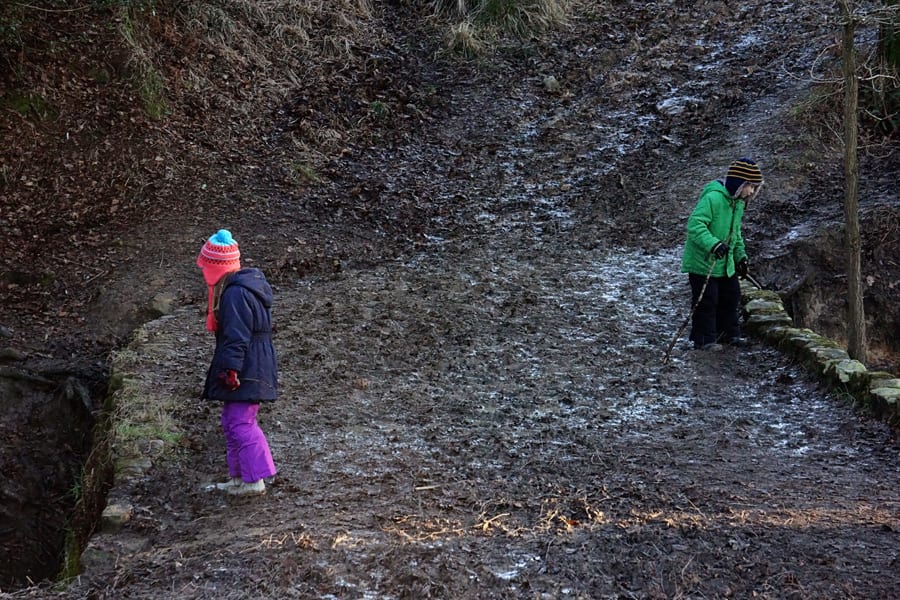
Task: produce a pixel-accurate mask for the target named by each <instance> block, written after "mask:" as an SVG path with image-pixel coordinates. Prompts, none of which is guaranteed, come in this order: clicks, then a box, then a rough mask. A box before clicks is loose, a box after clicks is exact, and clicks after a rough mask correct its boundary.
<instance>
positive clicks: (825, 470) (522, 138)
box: [16, 2, 900, 599]
mask: <svg viewBox="0 0 900 600" xmlns="http://www.w3.org/2000/svg"><path fill="white" fill-rule="evenodd" d="M629 8H630V10H629V11H623V14H622V15H619V19H620V20H619V21H617V25H620V27H618V28H614V29H604V28H602V27H599V26H598V25H597V23H598V22H599V21H594V20H592V19H599V18H600V17H601V15H599V14H597V15H590V14H587V15H585V16H584V17H583V19H582V20H580V21H578V22H576V23H574V24H572V25H571V29H570V30H569V31H567V32H566V34H565V35H561V36H560V37H559V38H558V39H556V40H555V42H554V44H548V46H547V47H542V48H540V50H539V51H538V52H537V53H535V54H534V55H532V56H531V57H526V58H524V59H523V58H521V57H519V56H513V55H511V56H509V57H508V60H509V61H510V63H512V64H514V66H515V69H504V68H503V67H505V66H507V65H500V66H499V67H496V66H495V67H494V70H492V69H491V67H485V68H484V69H483V70H477V69H476V70H473V72H471V73H467V74H466V75H467V79H462V78H459V76H458V75H457V78H456V79H453V78H451V77H450V75H449V74H448V73H447V72H433V73H430V74H429V77H430V78H431V79H429V77H423V80H434V81H436V82H438V83H439V86H438V87H439V89H440V96H441V101H440V104H439V107H438V109H437V110H435V111H434V112H433V113H431V114H430V116H429V118H428V119H425V120H424V121H423V122H421V123H419V127H414V128H411V129H406V130H400V131H399V132H398V133H396V134H395V135H394V136H393V137H390V138H387V139H386V140H385V141H384V142H383V143H382V144H380V145H374V146H371V147H366V148H351V149H350V151H349V152H348V153H347V155H346V156H344V157H342V162H341V165H340V167H341V168H340V175H335V176H333V178H332V179H331V180H330V181H329V182H328V183H326V184H325V185H323V186H322V188H321V189H320V191H318V192H313V193H312V194H311V195H310V196H309V197H304V198H303V199H302V210H299V211H298V210H297V206H298V205H299V203H300V202H301V201H300V200H298V199H297V198H291V197H285V196H284V195H282V194H279V193H276V192H273V193H272V194H271V196H270V197H264V199H263V201H261V202H260V203H265V202H267V203H269V205H270V206H273V207H275V208H276V209H278V208H280V210H281V211H282V212H281V213H280V214H276V215H275V216H274V217H273V218H272V219H271V220H269V221H267V220H265V219H263V218H259V219H256V220H255V217H254V215H253V214H242V215H240V216H238V217H234V219H235V220H234V224H233V225H231V228H232V230H233V231H234V233H235V235H236V237H237V238H238V239H239V240H246V242H245V243H242V248H244V253H245V254H246V255H247V256H248V258H252V259H253V260H254V261H255V262H256V264H258V265H259V266H261V267H262V268H264V269H266V270H267V272H269V273H270V275H271V279H272V280H273V282H274V283H275V287H276V301H277V305H276V309H275V319H276V323H277V327H278V331H277V335H276V346H277V348H278V351H279V356H280V368H281V385H282V387H281V400H280V401H279V402H278V403H276V404H275V405H273V406H266V407H264V409H263V411H262V413H261V419H260V421H261V424H262V427H263V429H264V430H265V431H266V432H267V434H268V437H269V441H270V444H271V445H272V449H273V454H274V455H275V460H276V464H277V466H278V467H279V475H278V477H277V478H276V481H275V483H274V484H273V485H272V486H271V487H270V489H269V492H268V493H267V494H266V495H265V496H264V497H261V498H256V499H248V500H234V499H231V498H228V497H224V496H221V495H218V494H216V493H210V492H207V491H205V488H206V486H207V485H208V484H209V483H210V482H213V481H217V480H221V479H223V477H224V472H223V469H224V456H223V454H224V447H223V442H222V438H221V433H220V431H219V429H218V406H216V405H211V404H204V403H202V402H200V401H199V400H197V399H196V398H197V395H198V389H199V386H200V384H201V378H202V376H203V373H204V370H205V366H206V361H207V359H208V357H209V355H210V353H211V350H212V348H211V344H212V340H211V339H210V338H209V337H208V336H207V335H206V334H204V333H203V331H202V314H201V313H202V311H201V306H202V299H203V298H202V295H201V292H202V290H201V288H200V286H199V282H198V285H196V286H194V287H191V286H192V285H193V284H191V283H190V282H191V280H190V279H188V278H187V276H186V277H185V278H184V279H183V280H181V279H177V278H175V277H173V280H174V281H175V282H178V283H181V284H182V286H183V289H181V290H180V291H179V294H186V295H188V294H187V293H186V292H184V289H189V290H191V293H190V294H189V295H190V301H191V302H192V303H189V304H187V305H186V306H183V307H181V308H179V309H177V310H175V311H174V312H173V313H172V314H170V315H168V316H165V317H163V318H161V319H158V320H156V321H153V322H151V323H149V324H148V325H146V326H145V328H144V329H143V331H142V333H141V334H140V335H139V337H138V338H137V340H136V341H135V343H134V346H133V350H134V353H135V354H134V356H135V370H136V375H135V377H136V379H138V380H140V381H143V382H145V385H146V390H147V397H148V398H151V399H152V398H156V399H158V400H159V401H160V403H163V404H168V403H170V402H171V403H172V404H174V405H175V406H177V407H178V408H177V410H176V411H175V414H174V416H175V417H176V419H177V422H178V423H179V425H180V427H181V429H182V431H183V433H184V436H183V438H182V441H181V443H180V444H179V445H178V446H177V447H174V448H171V449H170V451H169V452H168V453H166V454H165V455H163V456H153V457H152V458H153V467H152V468H151V469H150V470H149V471H147V472H146V473H144V474H143V475H142V476H141V477H138V478H136V479H132V480H122V481H120V482H118V484H117V486H116V488H115V489H114V490H113V492H112V494H111V499H113V500H115V501H119V502H123V503H127V504H129V505H131V506H132V507H133V510H134V513H133V518H132V520H131V521H130V522H129V523H128V524H127V525H126V526H125V528H124V529H123V530H122V531H121V532H119V533H117V534H115V535H106V534H103V535H98V536H97V537H96V538H95V546H94V550H95V553H94V554H92V555H90V556H89V557H87V560H86V567H87V568H86V569H85V572H84V573H83V574H82V575H81V576H80V577H79V578H78V579H76V580H75V581H74V582H73V583H72V584H71V585H70V586H69V587H68V588H67V589H65V590H53V591H51V590H50V589H48V588H32V589H30V590H25V591H23V592H21V593H19V594H16V596H20V597H65V598H88V597H90V598H159V597H172V598H218V599H237V598H248V597H253V598H273V599H274V598H348V599H350V598H379V599H380V598H383V599H390V598H472V599H476V598H477V599H482V598H567V597H570V598H680V597H681V598H683V597H691V598H703V597H737V598H740V597H751V596H754V595H755V596H756V597H762V598H788V597H791V598H889V597H891V596H892V595H893V594H894V592H895V590H896V589H897V588H898V587H900V576H898V568H897V567H898V560H900V538H898V535H900V534H898V532H900V502H898V498H897V492H896V490H897V489H898V487H900V486H898V484H900V468H898V466H897V461H896V457H897V441H896V438H895V437H894V435H895V434H894V433H893V432H891V431H890V430H888V429H887V428H886V427H884V426H883V425H881V424H880V423H878V422H876V421H873V420H872V419H871V418H870V417H868V416H867V415H866V414H864V413H861V412H859V411H857V410H856V409H855V408H854V407H852V406H850V405H848V404H847V403H846V401H845V400H844V399H843V398H841V397H838V396H836V395H833V394H830V393H828V392H826V391H825V390H822V389H819V388H818V387H817V386H816V384H815V383H813V382H812V381H811V380H810V379H809V378H808V377H807V376H806V375H805V374H804V373H803V372H802V370H801V369H800V368H799V367H798V366H796V365H793V364H790V363H789V362H788V361H787V360H786V359H785V358H784V357H782V356H781V355H780V354H778V353H777V352H775V351H774V350H772V349H770V348H767V347H765V346H764V345H762V344H761V343H756V344H755V345H753V346H752V347H750V348H749V349H746V350H740V351H736V350H727V351H725V352H723V353H718V354H702V353H696V352H694V351H692V350H691V349H690V348H689V345H688V344H687V342H686V340H681V341H680V342H679V343H678V344H677V345H676V347H675V350H674V352H673V358H672V360H671V361H670V363H669V364H667V365H663V364H662V358H663V355H664V353H665V350H666V347H667V345H668V343H669V341H670V340H671V338H672V336H673V335H674V333H675V331H676V330H677V328H678V326H679V325H680V323H681V320H682V319H683V318H684V317H685V315H686V311H687V310H688V306H687V305H686V304H687V301H688V288H687V283H686V281H685V277H684V276H683V275H681V274H680V273H678V267H679V261H680V243H681V236H682V230H683V222H684V219H685V218H686V216H687V213H688V211H689V209H690V206H691V205H692V204H693V201H694V197H695V194H696V190H697V189H698V187H699V186H700V185H702V183H703V182H705V181H706V180H708V179H711V178H713V177H716V176H719V175H720V174H721V171H722V170H723V168H724V167H725V166H727V164H728V162H729V161H730V160H731V159H732V158H734V156H735V155H740V154H751V155H756V156H757V157H759V159H760V162H761V163H762V164H763V165H764V169H767V171H766V172H767V180H768V181H769V188H768V189H767V190H766V195H765V196H763V197H762V198H761V199H760V206H759V212H757V213H752V212H748V215H747V217H746V219H745V221H746V226H745V231H746V232H748V233H747V234H746V235H747V237H748V239H749V240H750V241H749V244H751V248H752V250H754V251H756V252H757V253H758V254H759V255H760V256H766V255H767V252H769V253H771V254H773V255H774V254H777V252H776V250H774V249H772V248H773V246H774V244H773V243H770V242H772V241H773V240H778V239H780V234H781V233H783V232H786V231H789V230H790V229H791V228H792V227H794V226H795V225H796V220H797V219H798V218H799V215H798V213H797V212H796V210H794V209H792V210H778V209H779V207H784V206H785V205H786V204H787V203H789V202H796V201H799V200H802V201H803V202H804V203H805V205H813V203H812V202H811V201H810V200H808V199H805V197H800V198H798V196H799V195H800V194H799V193H798V192H797V189H798V187H797V183H796V180H797V178H798V177H801V176H804V175H803V174H802V173H801V174H798V173H797V172H796V171H795V170H792V169H791V168H790V167H791V166H792V165H796V164H799V162H801V161H802V152H801V151H802V140H793V141H791V140H789V139H781V138H777V135H778V134H779V133H783V132H784V130H785V127H786V126H785V123H786V122H787V117H786V115H787V111H788V110H789V107H790V105H791V101H792V99H794V98H796V97H797V94H801V93H802V91H803V84H802V82H800V81H798V80H792V79H790V78H788V79H785V78H783V77H780V76H779V74H780V73H782V72H783V69H784V68H788V67H790V68H803V67H804V66H808V64H809V63H810V61H812V60H814V59H815V55H816V48H817V46H816V45H815V44H813V43H812V41H811V40H814V39H820V40H822V43H825V41H826V40H827V38H828V32H827V31H826V30H824V29H823V28H822V26H821V22H820V21H819V20H818V14H819V11H820V9H821V8H822V7H821V6H818V5H817V4H816V3H810V5H809V6H806V5H804V7H802V8H796V7H794V6H793V3H764V4H763V3H760V4H759V5H758V6H757V5H755V4H753V3H748V4H747V5H746V7H745V8H741V9H728V8H727V7H725V6H724V5H723V4H722V3H707V2H703V3H694V4H693V5H692V6H683V7H682V6H680V4H679V3H668V10H669V12H668V13H666V14H665V18H663V17H662V16H660V15H659V14H656V12H655V9H654V7H651V6H649V5H645V4H643V3H637V4H634V5H633V6H630V7H629ZM598 10H599V9H598ZM710 10H712V13H711V14H712V15H713V16H712V17H710V16H709V14H710V13H709V11H710ZM734 23H738V24H740V25H739V26H734ZM763 23H764V24H765V25H763ZM678 26H680V27H678ZM673 30H677V31H682V32H684V31H691V32H692V35H684V36H672V35H670V33H671V31H673ZM694 34H695V35H694ZM751 47H752V50H753V51H752V52H751V51H750V48H751ZM678 57H686V58H685V59H684V60H681V59H678ZM688 59H689V60H688ZM510 73H512V75H510ZM722 73H728V74H730V75H729V76H730V77H733V78H734V79H735V80H736V81H740V82H745V83H746V82H748V81H752V83H753V85H747V86H742V85H736V86H734V87H726V88H719V87H717V86H716V84H715V82H716V81H718V77H719V76H720V75H721V74H722ZM749 74H755V77H754V78H752V79H750V80H748V79H746V78H745V76H746V75H749ZM549 75H554V77H555V78H556V79H557V80H558V81H561V82H562V87H561V89H560V90H555V89H554V88H552V86H548V80H547V77H548V76H549ZM626 106H627V107H628V109H627V110H625V108H624V107H626ZM773 139H780V142H779V146H778V148H779V150H778V152H779V153H780V154H778V157H777V160H766V158H765V157H766V155H767V154H768V153H772V154H773V155H774V154H775V153H774V152H773V151H772V149H771V144H772V140H773ZM768 165H771V168H769V167H768ZM673 171H674V172H677V176H673V175H672V173H673ZM261 194H262V195H263V196H265V192H261ZM330 198H338V201H337V203H330V202H327V201H326V200H328V199H330ZM361 204H362V205H364V206H365V210H369V207H371V211H372V212H371V213H368V214H364V215H362V216H360V215H358V214H356V212H354V211H361V210H363V209H360V208H359V207H360V205H361ZM766 208H768V209H771V210H769V211H768V212H766V211H764V210H763V209H766ZM289 210H293V211H296V213H298V214H295V213H294V212H288V211H289ZM357 219H358V221H359V222H361V223H365V226H364V227H355V225H357V224H358V223H357ZM193 223H194V227H195V228H196V231H197V232H200V231H201V229H202V230H203V231H205V229H203V227H204V225H205V224H204V223H200V222H198V220H196V219H195V220H193ZM398 223H405V224H404V225H402V226H401V225H398ZM411 224H412V225H411ZM206 228H207V229H209V227H206ZM273 232H276V233H277V235H272V233H273ZM754 233H759V234H760V235H759V236H757V237H756V238H754V237H753V234H754ZM190 239H192V238H191V235H190V233H185V234H184V235H183V240H182V241H184V243H185V244H188V243H189V242H188V240H190ZM755 240H760V241H755ZM763 240H764V241H763ZM753 244H758V245H756V246H755V247H754V246H752V245H753ZM292 245H293V246H292ZM310 246H316V247H321V248H324V249H325V251H324V252H323V254H322V257H321V259H322V265H318V266H317V267H316V268H313V269H309V268H305V266H306V265H307V263H304V262H302V261H300V260H299V259H298V260H294V259H293V258H292V257H293V256H295V255H301V254H302V252H301V251H299V250H297V249H296V248H297V247H299V248H301V249H302V248H304V247H306V248H308V247H310ZM292 248H293V249H292ZM192 253H194V251H193V250H190V249H188V250H185V255H188V254H192ZM295 253H296V254H295ZM338 258H339V259H340V260H339V261H338V262H339V263H340V268H337V267H336V266H335V268H333V269H330V268H328V266H327V265H328V264H332V262H333V260H335V259H338ZM185 264H189V261H185ZM763 264H764V265H765V263H763ZM781 264H782V266H781V270H780V271H777V272H778V273H779V274H780V276H782V277H784V278H786V279H789V278H790V277H791V276H793V272H792V271H791V268H790V267H791V265H790V263H788V266H787V267H785V266H784V262H782V263H781ZM267 265H271V267H270V268H267ZM323 265H324V266H323ZM764 268H765V267H764ZM332 271H333V272H332ZM774 272H775V270H774V268H773V273H774ZM189 275H194V276H195V275H196V274H195V273H193V274H189ZM772 276H773V277H774V275H772ZM97 551H99V552H97ZM103 551H108V552H109V554H108V555H106V556H104V555H103Z"/></svg>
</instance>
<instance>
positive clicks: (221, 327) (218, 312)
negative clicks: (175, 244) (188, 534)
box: [197, 229, 278, 495]
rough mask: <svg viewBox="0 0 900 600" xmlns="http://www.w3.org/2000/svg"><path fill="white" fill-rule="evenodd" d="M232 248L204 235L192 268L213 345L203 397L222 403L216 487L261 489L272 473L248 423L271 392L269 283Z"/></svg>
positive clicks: (262, 443) (274, 381) (226, 235)
mask: <svg viewBox="0 0 900 600" xmlns="http://www.w3.org/2000/svg"><path fill="white" fill-rule="evenodd" d="M240 258H241V254H240V250H239V249H238V243H237V242H236V241H235V240H234V238H233V237H231V233H230V232H229V231H228V230H226V229H222V230H220V231H218V232H217V233H216V234H215V235H213V236H212V237H210V238H209V240H207V241H206V243H205V244H204V245H203V248H202V249H201V250H200V256H198V257H197V266H199V267H200V270H201V271H202V272H203V278H204V280H205V281H206V285H207V286H208V289H209V296H208V306H207V314H206V328H207V330H209V331H211V332H214V333H215V335H216V347H215V351H214V353H213V358H212V363H211V364H210V367H209V371H208V373H207V376H206V385H205V386H204V389H203V398H205V399H209V400H219V401H222V402H223V404H222V431H223V432H224V433H225V447H226V458H227V462H228V473H229V475H230V476H231V479H229V480H228V481H227V482H225V483H219V484H217V485H216V487H217V488H218V489H220V490H223V491H225V492H227V493H229V494H235V495H253V494H264V493H265V492H266V484H265V482H264V479H265V478H268V477H273V476H274V475H275V472H276V471H275V463H274V462H273V461H272V453H271V451H270V450H269V444H268V442H267V441H266V436H265V434H264V433H263V432H262V429H260V427H259V424H258V423H257V421H256V415H257V413H258V412H259V404H260V402H271V401H274V400H275V398H276V397H277V386H278V369H277V365H276V361H275V347H274V345H273V344H272V299H273V295H272V288H271V287H270V286H269V283H268V282H267V281H266V278H265V276H264V275H263V274H262V271H260V270H259V269H252V268H248V269H241V263H240Z"/></svg>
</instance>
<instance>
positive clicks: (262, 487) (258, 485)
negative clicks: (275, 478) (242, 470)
mask: <svg viewBox="0 0 900 600" xmlns="http://www.w3.org/2000/svg"><path fill="white" fill-rule="evenodd" d="M225 491H226V492H227V493H229V494H231V495H232V496H259V495H262V494H265V493H266V483H265V482H264V481H263V480H262V479H257V480H256V481H254V482H253V483H247V482H246V481H243V480H241V482H240V484H239V485H233V486H231V487H229V488H228V489H226V490H225Z"/></svg>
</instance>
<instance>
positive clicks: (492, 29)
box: [433, 0, 569, 57]
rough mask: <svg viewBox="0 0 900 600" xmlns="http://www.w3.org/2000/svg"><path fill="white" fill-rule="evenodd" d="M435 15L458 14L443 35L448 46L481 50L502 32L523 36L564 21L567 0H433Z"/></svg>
mask: <svg viewBox="0 0 900 600" xmlns="http://www.w3.org/2000/svg"><path fill="white" fill-rule="evenodd" d="M433 7H434V13H435V15H436V16H437V17H440V16H445V17H449V18H450V19H454V20H455V19H458V18H462V19H463V20H462V21H461V22H459V21H457V22H454V24H452V25H450V29H449V32H448V33H447V34H446V35H445V36H444V37H445V40H446V45H447V47H448V48H449V49H451V50H453V51H454V52H457V53H459V54H462V55H463V56H466V57H471V56H475V55H478V54H481V53H482V52H483V51H484V50H485V49H487V48H488V47H490V46H491V45H492V43H491V40H493V39H495V38H497V37H499V36H501V35H502V34H504V33H510V34H513V35H515V36H519V37H524V36H527V35H529V34H532V33H534V32H539V31H544V30H546V29H549V28H551V27H553V26H555V25H558V24H560V23H564V22H565V21H566V18H567V15H568V12H569V1H568V0H434V2H433Z"/></svg>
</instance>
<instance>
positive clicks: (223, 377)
mask: <svg viewBox="0 0 900 600" xmlns="http://www.w3.org/2000/svg"><path fill="white" fill-rule="evenodd" d="M219 381H221V382H222V385H224V386H225V389H227V390H228V391H229V392H233V391H234V390H236V389H238V388H239V387H241V380H240V379H238V374H237V371H235V370H234V369H228V370H227V371H222V372H221V373H219Z"/></svg>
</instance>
